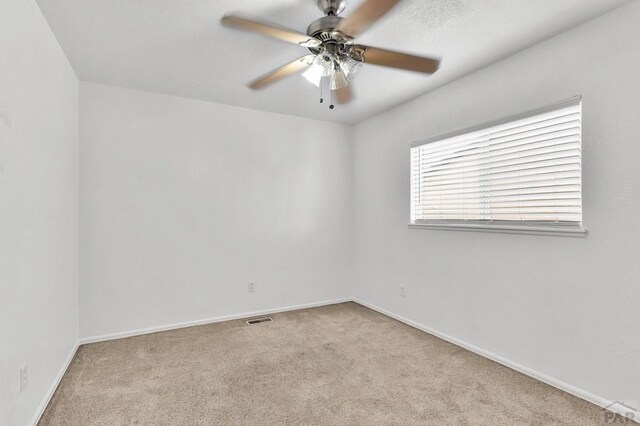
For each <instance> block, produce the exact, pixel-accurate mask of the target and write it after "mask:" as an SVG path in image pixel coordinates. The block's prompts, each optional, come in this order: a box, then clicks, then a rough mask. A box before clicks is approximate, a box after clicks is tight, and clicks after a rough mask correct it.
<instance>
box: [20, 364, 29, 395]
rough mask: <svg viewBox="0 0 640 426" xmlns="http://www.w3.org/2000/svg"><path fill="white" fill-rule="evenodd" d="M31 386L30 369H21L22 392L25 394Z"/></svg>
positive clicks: (26, 367) (25, 367)
mask: <svg viewBox="0 0 640 426" xmlns="http://www.w3.org/2000/svg"><path fill="white" fill-rule="evenodd" d="M28 384H29V367H28V366H26V365H25V366H24V367H22V368H20V392H24V391H25V389H27V385H28Z"/></svg>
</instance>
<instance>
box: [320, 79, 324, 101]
mask: <svg viewBox="0 0 640 426" xmlns="http://www.w3.org/2000/svg"><path fill="white" fill-rule="evenodd" d="M322 80H323V79H322V78H320V103H323V102H324V99H323V98H322Z"/></svg>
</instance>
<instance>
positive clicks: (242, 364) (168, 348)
mask: <svg viewBox="0 0 640 426" xmlns="http://www.w3.org/2000/svg"><path fill="white" fill-rule="evenodd" d="M272 318H273V319H274V322H272V323H264V324H259V325H251V326H249V325H246V323H245V322H244V321H229V322H224V323H218V324H211V325H204V326H197V327H190V328H184V329H181V330H174V331H167V332H162V333H155V334H149V335H145V336H138V337H131V338H127V339H121V340H114V341H110V342H104V343H94V344H90V345H84V346H82V347H80V349H79V350H78V353H77V355H76V357H75V358H74V360H73V362H72V364H71V366H70V368H69V370H68V372H67V374H66V375H65V377H64V379H63V380H62V383H61V385H60V387H59V388H58V390H57V392H56V393H55V395H54V397H53V399H52V401H51V403H50V404H49V407H48V408H47V410H46V412H45V413H44V415H43V417H42V420H41V422H40V425H41V426H43V425H74V426H75V425H110V426H114V425H296V426H297V425H367V426H371V425H403V426H405V425H492V426H493V425H514V424H516V425H547V424H554V425H556V424H557V425H580V426H584V425H591V424H597V425H602V424H605V417H604V413H603V412H602V410H601V409H600V408H599V407H596V406H595V405H592V404H590V403H587V402H585V401H583V400H581V399H578V398H575V397H573V396H571V395H569V394H566V393H564V392H561V391H559V390H557V389H555V388H553V387H551V386H548V385H545V384H543V383H541V382H538V381H536V380H533V379H531V378H529V377H527V376H524V375H522V374H519V373H517V372H515V371H513V370H510V369H508V368H506V367H503V366H501V365H499V364H496V363H494V362H492V361H489V360H487V359H485V358H482V357H480V356H478V355H475V354H473V353H471V352H469V351H466V350H464V349H461V348H459V347H457V346H454V345H452V344H449V343H447V342H444V341H442V340H440V339H437V338H435V337H433V336H431V335H428V334H426V333H423V332H421V331H418V330H416V329H413V328H411V327H409V326H406V325H404V324H402V323H400V322H397V321H395V320H392V319H390V318H388V317H386V316H383V315H381V314H378V313H377V312H374V311H372V310H370V309H367V308H365V307H362V306H360V305H357V304H355V303H345V304H340V305H332V306H327V307H322V308H314V309H305V310H300V311H295V312H288V313H281V314H275V315H272Z"/></svg>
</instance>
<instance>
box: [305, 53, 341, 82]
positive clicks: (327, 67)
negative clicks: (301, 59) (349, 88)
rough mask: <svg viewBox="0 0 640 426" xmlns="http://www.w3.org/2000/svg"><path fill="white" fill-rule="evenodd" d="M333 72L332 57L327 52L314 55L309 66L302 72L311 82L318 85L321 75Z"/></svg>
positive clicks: (329, 74)
mask: <svg viewBox="0 0 640 426" xmlns="http://www.w3.org/2000/svg"><path fill="white" fill-rule="evenodd" d="M333 72H334V63H333V58H331V57H330V56H328V55H327V54H320V55H317V56H316V57H315V59H314V60H313V62H312V63H311V66H310V67H309V68H308V69H307V70H306V71H305V72H303V73H302V76H303V77H304V78H306V79H307V80H308V81H309V82H310V83H311V84H313V85H315V86H317V87H319V86H320V82H321V81H322V77H329V76H331V75H332V74H333Z"/></svg>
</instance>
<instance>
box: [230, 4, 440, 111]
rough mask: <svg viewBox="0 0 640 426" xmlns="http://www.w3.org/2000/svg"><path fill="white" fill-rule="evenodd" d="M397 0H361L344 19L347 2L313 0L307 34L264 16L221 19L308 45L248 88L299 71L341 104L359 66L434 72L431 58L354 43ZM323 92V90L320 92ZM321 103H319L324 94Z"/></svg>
mask: <svg viewBox="0 0 640 426" xmlns="http://www.w3.org/2000/svg"><path fill="white" fill-rule="evenodd" d="M399 1H400V0H365V2H364V3H363V4H362V5H361V6H360V7H359V8H358V9H356V10H355V12H353V13H352V14H351V15H350V16H348V17H346V18H342V17H340V16H339V15H340V13H342V11H343V10H344V8H345V6H346V0H316V3H317V5H318V7H319V8H320V10H322V11H323V12H324V14H325V16H324V17H322V18H320V19H318V20H316V21H314V22H312V23H311V24H310V25H309V27H308V28H307V33H306V34H303V33H301V32H298V31H295V30H292V29H289V28H285V27H283V26H280V25H278V24H273V23H271V22H267V21H264V20H258V19H253V18H250V17H247V16H242V15H237V14H230V15H225V16H224V17H223V18H222V24H224V25H227V26H230V27H234V28H237V29H241V30H245V31H252V32H255V33H260V34H264V35H267V36H269V37H272V38H275V39H278V40H281V41H286V42H289V43H293V44H297V45H299V46H302V47H306V48H307V49H309V51H310V52H311V53H310V54H308V55H305V56H303V57H301V58H298V59H296V60H294V61H291V62H289V63H288V64H286V65H283V66H281V67H280V68H277V69H275V70H273V71H271V72H269V73H267V74H265V75H263V76H261V77H259V78H257V79H256V80H253V81H252V82H250V83H248V86H249V88H251V89H262V88H264V87H266V86H268V85H270V84H272V83H275V82H276V81H279V80H281V79H283V78H285V77H288V76H290V75H292V74H296V73H302V75H303V76H304V77H305V78H306V79H307V80H308V81H309V82H311V83H312V84H314V85H316V86H317V87H320V88H321V90H322V86H323V82H324V84H326V85H328V87H329V88H330V89H331V98H332V102H331V105H330V106H329V108H331V109H333V107H334V105H333V98H334V95H335V99H336V103H338V104H345V103H348V102H349V101H351V100H352V99H353V92H352V90H351V83H352V82H353V80H354V79H355V77H356V75H357V74H358V72H359V71H360V69H361V68H362V65H363V64H373V65H380V66H384V67H391V68H398V69H404V70H410V71H416V72H421V73H425V74H433V73H434V72H436V71H437V70H438V67H439V65H440V61H439V60H438V59H435V58H428V57H423V56H416V55H410V54H407V53H401V52H396V51H392V50H385V49H380V48H377V47H370V46H365V45H362V44H357V43H355V38H356V37H358V36H359V35H360V34H362V33H363V32H364V31H365V30H366V29H367V28H369V27H370V26H371V25H372V24H373V23H375V22H376V21H377V20H379V19H380V18H382V17H383V16H384V15H385V14H386V13H387V12H388V11H389V10H391V8H392V7H393V6H395V5H396V4H397V3H398V2H399ZM321 93H322V92H321ZM320 102H323V99H322V95H321V98H320Z"/></svg>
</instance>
